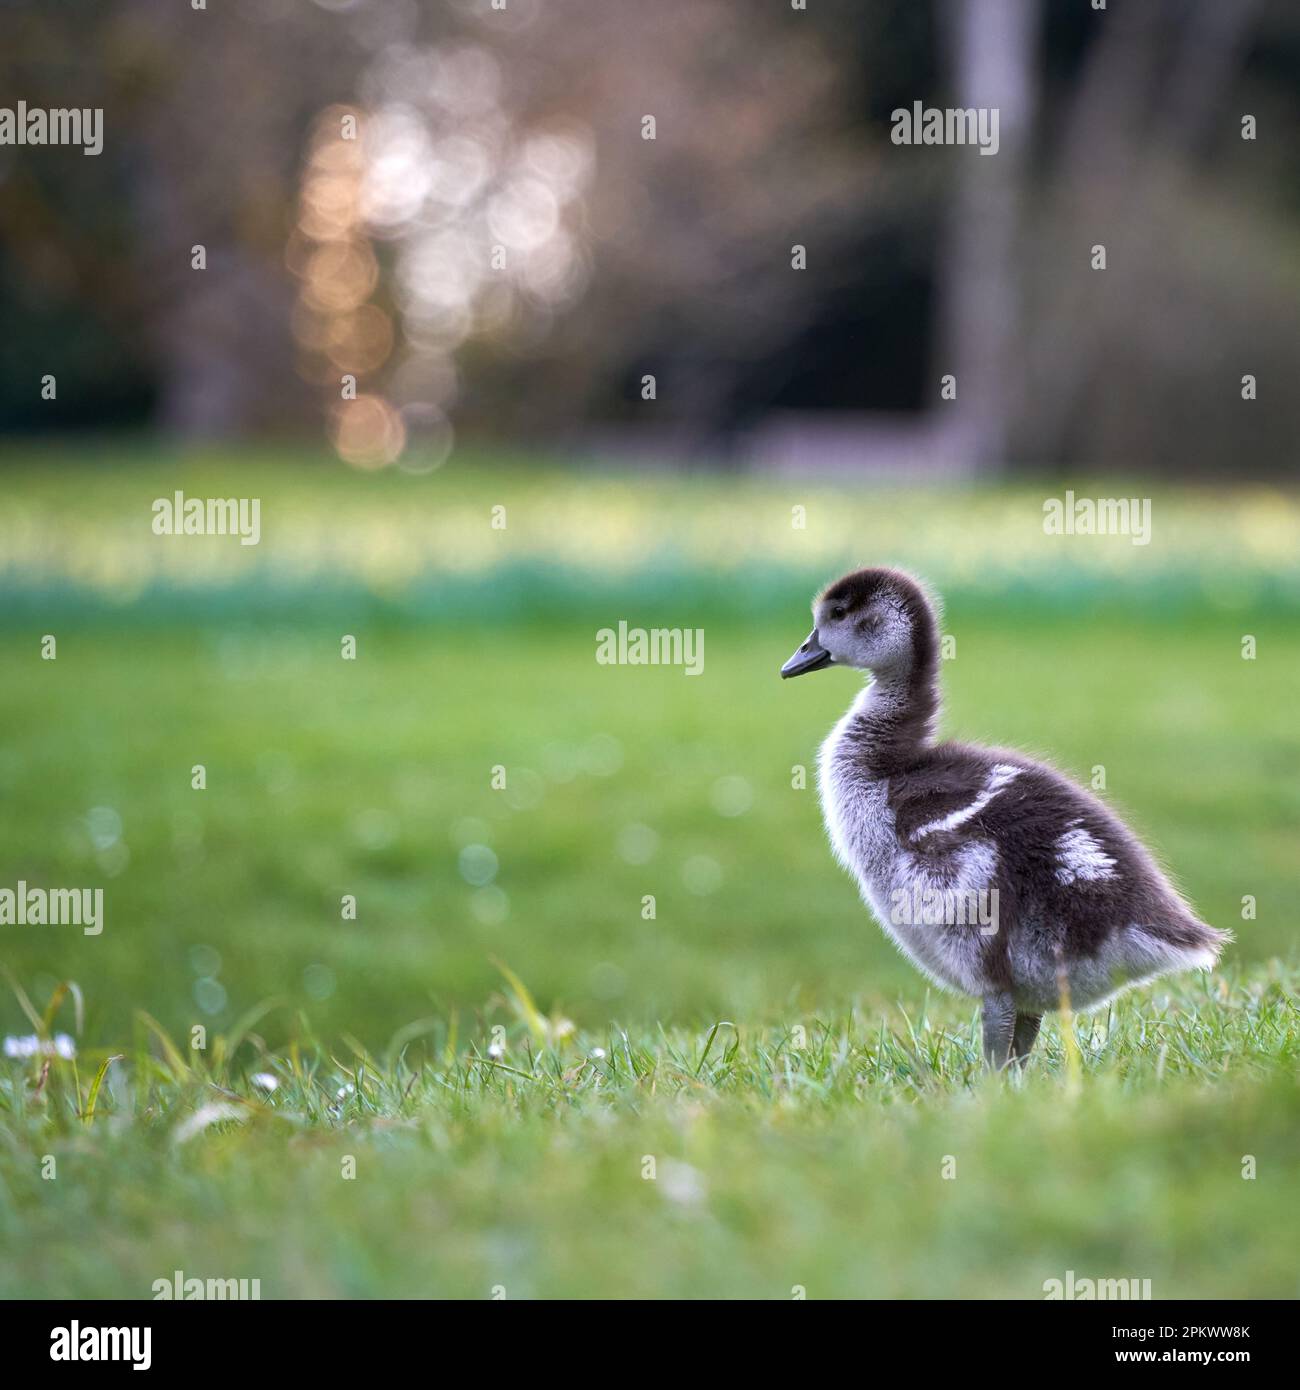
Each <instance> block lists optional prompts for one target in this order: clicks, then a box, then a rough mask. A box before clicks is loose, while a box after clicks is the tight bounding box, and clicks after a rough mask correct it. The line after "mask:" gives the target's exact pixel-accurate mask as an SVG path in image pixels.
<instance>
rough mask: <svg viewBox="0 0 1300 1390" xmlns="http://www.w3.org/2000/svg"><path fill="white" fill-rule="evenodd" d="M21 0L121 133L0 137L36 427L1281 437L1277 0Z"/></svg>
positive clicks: (1286, 339) (1285, 203)
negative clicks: (95, 139)
mask: <svg viewBox="0 0 1300 1390" xmlns="http://www.w3.org/2000/svg"><path fill="white" fill-rule="evenodd" d="M0 16H2V17H3V23H4V25H5V32H6V42H5V45H4V54H3V57H2V58H0V73H3V78H4V81H3V90H4V92H5V93H6V94H9V95H8V96H7V98H6V99H7V100H8V99H9V98H10V97H12V98H14V99H16V98H19V97H21V98H22V99H24V100H26V102H27V103H28V106H29V107H34V106H43V107H58V106H65V105H77V106H85V107H101V108H103V111H104V122H105V146H104V151H103V153H102V154H101V155H100V156H98V157H96V158H84V157H82V156H81V155H80V154H79V153H77V152H75V151H68V150H58V149H34V148H29V149H19V148H14V147H0V234H2V237H3V260H2V261H0V292H2V294H3V304H4V315H5V319H4V330H5V331H4V333H3V335H0V337H2V339H3V342H2V344H0V354H2V355H0V418H3V420H4V421H5V423H6V425H7V426H8V427H9V428H11V429H15V430H41V431H60V432H62V431H68V430H73V429H75V430H92V429H93V430H104V429H114V430H118V429H124V428H130V429H135V430H142V431H143V430H150V431H157V432H159V433H160V434H162V435H164V436H165V437H167V438H170V439H185V440H196V439H207V440H212V439H239V438H248V437H253V436H257V437H261V436H267V435H275V436H285V437H297V438H316V437H318V436H319V435H321V434H322V433H323V434H324V435H325V436H326V437H328V438H329V440H330V441H331V443H332V444H333V446H334V447H335V449H336V450H337V451H338V453H339V454H340V455H341V456H342V457H343V458H344V459H345V460H346V461H348V462H350V463H352V464H354V465H356V466H360V467H366V466H370V467H376V466H381V465H383V464H386V463H389V462H393V461H398V462H400V461H401V460H402V459H403V458H406V459H408V460H409V461H410V462H411V463H412V464H413V465H417V466H418V463H419V462H420V459H419V458H418V457H417V456H422V457H423V460H424V461H426V462H427V461H428V460H429V459H430V458H431V457H432V458H437V457H439V456H441V455H442V454H443V453H444V452H445V450H446V449H447V448H448V446H449V443H450V439H451V437H452V435H451V429H450V428H449V426H450V427H452V428H454V431H455V435H456V436H457V437H460V436H472V437H484V436H488V437H491V438H492V439H495V440H502V441H508V442H519V441H526V442H527V443H528V445H529V446H530V447H535V446H537V445H538V444H539V443H548V444H552V445H555V446H557V447H562V448H563V449H564V451H565V453H566V455H567V456H569V457H576V456H579V455H584V456H592V457H595V458H598V459H602V460H608V459H609V457H610V456H611V454H613V453H617V452H630V453H632V454H634V455H635V456H637V458H638V459H642V460H649V459H653V460H656V461H660V462H682V461H686V460H696V461H698V460H705V461H708V462H712V463H724V462H725V463H728V464H732V465H737V466H753V467H757V466H767V467H827V466H839V467H841V468H843V469H846V470H849V471H851V473H852V475H853V476H854V477H862V476H863V475H864V473H865V472H867V471H881V470H891V469H892V470H895V471H897V470H907V471H911V472H919V471H924V470H929V471H935V472H947V473H957V474H968V473H972V472H975V471H980V470H994V469H1004V468H1007V467H1022V468H1023V467H1035V468H1043V467H1048V468H1051V469H1058V468H1060V467H1062V466H1064V465H1086V466H1089V467H1097V466H1102V467H1109V468H1116V469H1120V470H1125V471H1134V470H1143V471H1158V472H1162V473H1171V474H1176V475H1178V476H1186V475H1188V474H1191V473H1197V474H1201V475H1207V476H1223V475H1229V476H1232V477H1240V476H1242V475H1243V474H1247V475H1251V476H1262V475H1276V474H1277V473H1279V472H1283V471H1285V470H1287V469H1288V468H1289V467H1290V466H1291V464H1292V462H1293V458H1294V443H1295V439H1296V435H1297V424H1298V423H1300V420H1298V418H1297V412H1298V411H1300V405H1298V404H1297V400H1296V394H1295V393H1294V392H1290V391H1288V390H1286V389H1285V386H1284V383H1286V382H1287V381H1289V380H1292V379H1294V377H1295V376H1296V374H1297V372H1298V371H1300V314H1297V312H1296V310H1297V296H1300V279H1298V277H1297V269H1296V254H1297V253H1296V240H1297V231H1298V228H1300V133H1297V132H1300V120H1298V119H1297V116H1298V115H1300V111H1298V110H1297V106H1298V105H1300V96H1298V93H1300V15H1297V14H1296V12H1295V8H1294V6H1292V5H1289V4H1287V3H1285V0H1274V2H1273V3H1268V2H1267V0H1234V3H1232V4H1230V5H1225V4H1220V3H1214V2H1213V0H1148V3H1144V4H1135V3H1131V0H1115V3H1113V4H1111V5H1110V6H1109V7H1107V8H1105V9H1104V10H1098V9H1096V8H1095V7H1090V5H1089V4H1087V3H1083V4H1070V5H1061V4H1046V3H1039V2H1037V0H990V3H984V4H977V3H973V0H970V2H969V3H967V0H947V2H946V3H945V2H936V3H931V2H930V0H926V3H915V0H876V2H875V3H871V4H868V5H863V4H861V3H856V2H855V0H818V2H817V3H816V4H812V5H809V6H808V7H807V8H800V9H796V8H794V7H793V6H792V5H790V4H786V3H772V4H769V5H762V6H754V5H750V4H744V3H742V0H661V3H657V4H655V5H649V6H640V5H631V4H618V3H615V4H610V3H607V2H606V0H563V3H559V2H558V0H508V4H507V5H506V6H505V7H503V8H497V7H496V6H495V5H494V4H493V0H442V3H438V4H422V3H419V0H317V3H310V0H302V2H300V0H258V3H251V0H250V2H249V3H240V2H239V0H232V2H231V3H223V4H221V5H214V6H211V7H209V8H208V9H207V10H200V11H196V10H193V9H191V8H190V7H188V6H181V7H172V8H170V9H169V10H168V11H166V12H161V13H160V12H159V10H158V7H157V6H156V5H153V4H151V3H149V0H111V2H110V3H95V2H94V0H69V3H66V4H61V5H58V6H49V5H43V4H37V3H25V0H5V3H4V4H3V6H0ZM914 101H921V102H923V103H925V104H927V105H930V106H940V107H946V106H981V105H982V106H997V107H998V108H999V111H1000V147H999V151H998V153H997V155H996V156H995V157H991V158H989V157H975V151H974V150H972V149H969V148H953V147H944V146H895V145H893V144H891V142H890V138H889V137H890V129H891V126H890V113H891V112H892V111H893V110H894V109H896V108H899V107H904V108H909V109H910V107H911V105H912V103H913V102H914ZM646 116H653V117H654V118H655V132H654V134H655V138H654V139H653V140H648V139H645V138H643V119H644V117H646ZM349 117H351V118H353V120H354V126H351V127H349V128H348V134H349V135H351V134H352V133H353V131H354V133H355V138H346V137H345V133H344V122H345V120H346V118H349ZM1246 117H1250V118H1251V120H1252V121H1253V127H1252V129H1251V130H1250V132H1249V134H1250V135H1251V137H1252V138H1243V119H1244V118H1246ZM1095 244H1102V245H1105V246H1106V249H1107V259H1108V264H1107V269H1106V271H1105V273H1099V272H1096V271H1094V270H1093V269H1092V268H1091V261H1090V253H1091V248H1092V247H1093V246H1094V245H1095ZM200 246H201V247H202V248H203V257H204V261H205V267H206V268H204V269H202V270H198V269H195V268H193V265H194V258H195V253H194V248H195V247H200ZM796 246H802V247H804V248H806V269H803V270H794V269H792V266H791V261H792V255H793V250H792V248H794V247H796ZM45 372H51V373H55V374H56V375H57V377H58V381H59V391H58V401H57V404H55V403H52V402H48V401H43V400H42V399H41V396H40V392H39V389H37V386H36V380H37V377H38V376H39V375H40V374H43V373H45ZM345 372H346V373H350V374H352V375H354V376H355V377H356V378H357V381H358V384H359V391H360V393H361V394H362V395H363V396H365V398H366V400H365V402H364V404H363V408H362V409H359V410H343V409H341V408H340V405H341V402H340V386H339V380H340V377H341V375H342V374H343V373H345ZM947 373H951V374H953V375H955V376H956V377H957V380H958V383H959V392H958V399H957V401H956V402H951V401H942V400H941V398H940V385H939V383H940V378H941V376H942V375H944V374H947ZM1245 373H1251V374H1253V375H1255V376H1256V378H1257V380H1258V383H1259V390H1258V399H1257V400H1255V401H1254V402H1252V403H1250V405H1249V407H1248V408H1245V407H1244V405H1243V402H1242V400H1241V377H1242V375H1243V374H1245ZM646 374H652V375H653V376H654V377H655V378H656V384H657V397H656V399H655V401H654V402H653V403H649V402H645V401H643V399H642V377H643V376H644V375H646Z"/></svg>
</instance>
